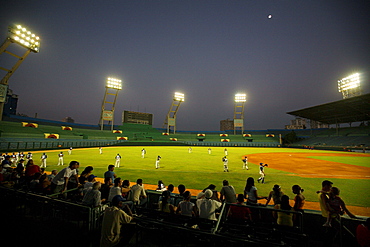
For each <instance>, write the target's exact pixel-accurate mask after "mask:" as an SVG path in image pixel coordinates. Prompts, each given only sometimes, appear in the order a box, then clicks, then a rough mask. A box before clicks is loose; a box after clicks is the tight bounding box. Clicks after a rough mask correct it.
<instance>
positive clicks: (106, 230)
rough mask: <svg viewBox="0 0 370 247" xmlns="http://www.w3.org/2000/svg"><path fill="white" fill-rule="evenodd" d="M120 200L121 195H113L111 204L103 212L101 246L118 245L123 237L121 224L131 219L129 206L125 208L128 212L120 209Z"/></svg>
mask: <svg viewBox="0 0 370 247" xmlns="http://www.w3.org/2000/svg"><path fill="white" fill-rule="evenodd" d="M122 202H123V201H122V197H120V196H115V197H113V199H112V206H111V207H108V208H107V209H106V210H105V212H104V216H103V222H102V227H101V239H100V246H101V247H108V246H109V247H110V246H115V245H118V244H119V243H120V241H121V239H122V237H123V234H121V228H122V225H123V224H128V223H130V222H131V220H132V219H133V215H132V212H131V210H130V209H129V208H127V209H126V210H127V212H128V213H126V212H125V211H123V210H121V208H122V206H123V204H122Z"/></svg>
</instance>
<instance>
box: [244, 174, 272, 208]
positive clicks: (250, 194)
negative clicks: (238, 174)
mask: <svg viewBox="0 0 370 247" xmlns="http://www.w3.org/2000/svg"><path fill="white" fill-rule="evenodd" d="M244 198H246V199H247V205H252V206H256V205H258V200H260V199H267V197H263V196H258V194H257V188H256V187H255V186H254V178H252V177H249V178H248V179H247V183H246V185H245V188H244Z"/></svg>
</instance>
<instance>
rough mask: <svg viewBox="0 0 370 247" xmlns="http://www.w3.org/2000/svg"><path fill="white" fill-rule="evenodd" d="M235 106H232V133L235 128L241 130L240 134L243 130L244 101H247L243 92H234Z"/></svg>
mask: <svg viewBox="0 0 370 247" xmlns="http://www.w3.org/2000/svg"><path fill="white" fill-rule="evenodd" d="M234 101H235V106H234V135H235V134H236V131H237V130H241V134H243V132H244V103H245V102H246V101H247V95H246V94H245V93H237V94H235V98H234Z"/></svg>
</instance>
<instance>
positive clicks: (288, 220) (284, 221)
mask: <svg viewBox="0 0 370 247" xmlns="http://www.w3.org/2000/svg"><path fill="white" fill-rule="evenodd" d="M274 208H275V209H280V210H285V211H287V212H275V211H273V216H274V217H275V218H277V224H278V225H281V226H293V214H292V213H290V212H289V211H291V212H293V208H292V207H291V206H290V205H289V196H287V195H283V196H282V197H281V203H280V204H276V205H275V206H274Z"/></svg>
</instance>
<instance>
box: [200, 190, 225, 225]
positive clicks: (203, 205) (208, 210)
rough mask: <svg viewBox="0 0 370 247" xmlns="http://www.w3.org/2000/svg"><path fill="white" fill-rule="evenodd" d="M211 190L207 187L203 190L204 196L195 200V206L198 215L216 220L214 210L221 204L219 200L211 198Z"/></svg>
mask: <svg viewBox="0 0 370 247" xmlns="http://www.w3.org/2000/svg"><path fill="white" fill-rule="evenodd" d="M212 194H213V192H212V190H210V189H207V190H206V191H205V192H204V198H202V199H198V200H197V207H198V209H199V217H200V218H204V219H209V220H215V221H216V220H217V218H216V210H217V209H219V208H220V207H221V205H222V203H221V202H218V201H216V200H212V199H211V197H212Z"/></svg>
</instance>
